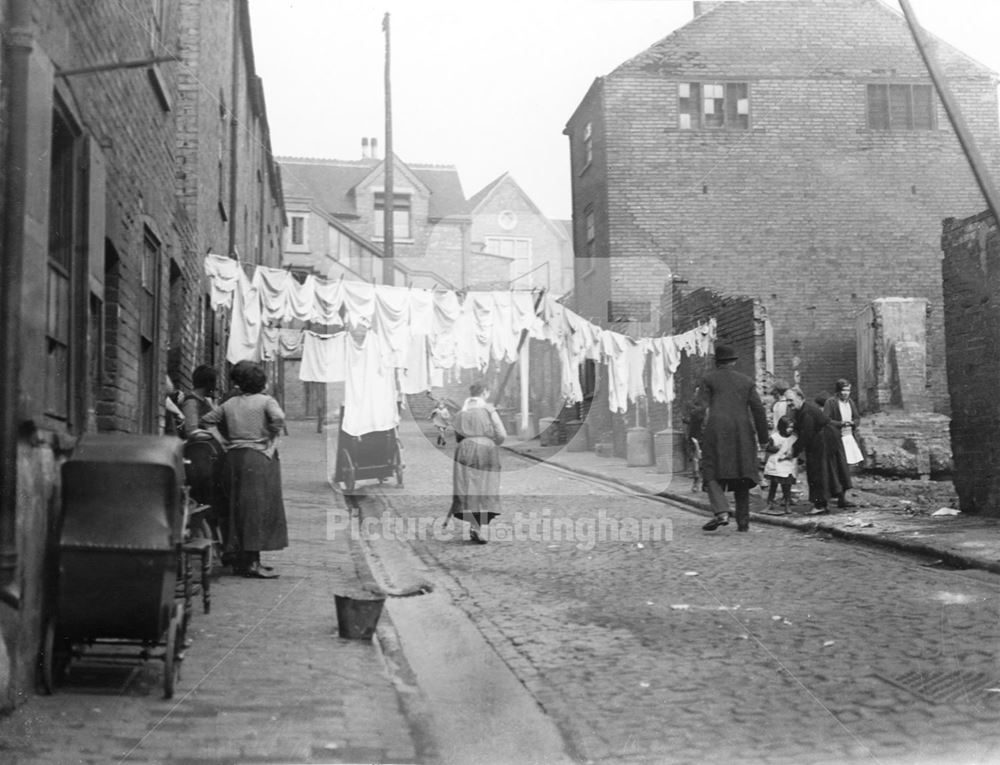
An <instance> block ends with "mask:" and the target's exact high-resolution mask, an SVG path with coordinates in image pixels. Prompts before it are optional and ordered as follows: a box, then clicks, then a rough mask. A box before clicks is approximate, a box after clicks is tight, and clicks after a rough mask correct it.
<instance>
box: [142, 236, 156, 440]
mask: <svg viewBox="0 0 1000 765" xmlns="http://www.w3.org/2000/svg"><path fill="white" fill-rule="evenodd" d="M160 250H161V246H160V240H159V238H158V237H157V236H156V234H154V233H153V231H152V229H150V228H149V226H144V227H143V237H142V255H141V257H142V261H141V280H142V285H141V286H142V289H141V290H140V291H139V428H140V430H141V432H143V433H155V432H156V428H157V424H158V420H157V418H158V416H159V413H160V412H159V407H158V401H159V394H160V385H159V382H160V380H159V377H158V375H157V369H158V366H159V354H158V352H157V347H158V343H157V329H158V326H157V325H158V319H159V307H160Z"/></svg>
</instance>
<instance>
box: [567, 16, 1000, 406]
mask: <svg viewBox="0 0 1000 765" xmlns="http://www.w3.org/2000/svg"><path fill="white" fill-rule="evenodd" d="M694 6H695V12H696V14H697V15H696V16H695V18H694V19H693V20H692V21H691V22H689V23H688V24H687V25H685V26H683V27H681V28H680V29H678V30H676V31H675V32H674V33H673V34H671V35H669V36H668V37H666V38H664V39H663V40H661V41H660V42H658V43H656V44H655V45H653V46H652V47H650V48H648V49H647V50H645V51H642V52H640V53H638V54H637V55H636V56H635V57H633V58H632V59H630V60H628V61H626V62H625V63H623V64H622V65H621V66H619V67H618V68H616V69H615V70H614V71H612V72H611V73H609V74H607V75H606V76H603V77H598V78H597V79H596V80H595V81H594V83H593V84H592V86H591V87H590V89H589V91H588V92H587V94H586V95H585V96H584V98H583V100H582V102H581V103H580V105H579V106H578V107H577V109H576V111H575V112H574V114H573V115H572V116H571V118H570V119H569V121H568V123H567V126H566V129H565V133H566V135H567V136H568V137H569V140H570V157H571V163H572V182H573V220H574V241H575V245H574V246H575V255H576V259H575V264H576V269H575V288H574V296H573V299H574V306H575V308H576V310H577V312H578V313H580V314H581V315H583V316H586V317H587V318H590V319H591V320H597V321H600V322H601V323H602V324H603V325H604V326H613V327H615V328H616V329H617V330H618V331H624V332H626V333H629V334H644V333H649V332H650V330H653V331H655V330H656V329H657V321H658V319H660V318H661V317H658V316H657V312H658V311H657V307H658V305H659V302H658V300H659V295H660V294H661V292H662V291H663V289H664V283H665V281H666V280H667V279H669V278H671V277H673V278H675V279H680V280H683V281H685V282H686V283H687V284H688V285H689V287H690V289H695V288H698V287H707V288H709V289H712V290H715V291H717V292H720V293H724V294H732V295H748V296H752V297H754V298H756V299H758V300H759V301H760V302H761V303H762V304H763V305H764V306H765V307H766V310H767V315H768V317H769V319H770V321H771V323H772V325H773V333H774V344H773V348H774V358H773V364H774V367H773V370H772V371H773V372H774V373H775V374H777V375H778V376H781V377H788V378H792V379H794V378H795V377H796V376H799V378H800V379H801V381H802V384H803V385H804V386H805V388H806V391H807V392H813V393H816V392H819V391H820V390H822V389H824V388H829V387H830V385H831V384H832V383H833V381H834V380H835V379H837V378H838V377H842V376H847V377H852V376H853V373H854V372H855V370H856V369H857V363H856V339H855V336H856V333H855V316H856V315H857V314H858V313H859V312H860V311H861V310H862V309H863V308H864V307H865V306H867V305H868V304H870V303H871V301H873V300H875V299H878V298H882V297H904V298H925V299H926V300H927V305H928V316H927V369H928V377H927V393H928V398H929V400H930V401H931V402H932V404H933V406H934V408H935V409H938V410H946V409H947V406H948V399H947V387H946V383H945V376H944V325H943V312H942V294H941V279H940V272H939V258H940V252H939V226H940V221H941V219H943V218H945V217H949V216H959V215H967V214H971V213H972V212H974V211H976V210H979V209H981V208H982V206H983V201H982V198H981V195H980V194H979V191H978V188H977V186H976V184H975V181H974V179H973V177H972V174H971V172H970V171H969V168H968V165H967V163H966V160H965V157H964V156H963V154H962V151H961V149H960V146H959V143H958V140H957V138H956V137H955V135H954V132H953V131H952V129H951V127H950V124H949V122H948V120H947V117H946V115H945V114H944V111H943V109H942V107H941V105H940V104H939V103H938V100H937V98H936V95H935V93H934V89H933V86H932V84H931V82H930V79H929V77H928V75H927V73H926V70H925V67H924V65H923V63H922V61H921V60H920V58H919V55H918V53H917V51H916V48H915V45H914V43H913V41H912V38H911V36H910V33H909V30H908V28H907V26H906V24H905V21H904V20H903V18H902V16H901V15H900V14H899V13H897V12H896V11H894V10H891V9H890V8H889V7H887V6H886V5H884V4H883V3H882V2H880V1H879V0H825V1H824V2H812V1H811V0H809V1H804V0H782V1H780V2H779V1H771V0H761V1H759V2H747V3H743V2H715V3H694ZM935 49H936V55H937V56H938V58H939V60H940V61H941V63H942V66H943V68H944V71H945V72H946V74H947V76H948V79H949V83H950V85H951V87H952V88H953V90H954V93H955V96H956V98H957V100H958V102H959V104H960V105H961V108H962V109H963V112H964V115H965V118H966V120H967V122H968V123H969V125H970V128H971V130H972V132H973V134H974V135H975V137H976V140H977V143H978V145H979V147H980V149H981V150H982V152H983V154H984V155H985V156H986V157H987V159H988V161H989V162H990V164H991V166H994V167H995V166H997V165H998V160H1000V140H998V133H1000V131H998V120H997V97H996V85H997V79H996V75H995V74H994V73H993V72H991V71H989V70H988V69H986V68H984V67H983V66H982V65H980V64H978V63H977V62H976V61H974V60H972V59H970V58H969V57H968V56H966V55H964V54H962V53H961V52H960V51H957V50H955V49H954V48H952V47H949V46H948V45H946V44H944V43H942V42H938V44H937V45H936V46H935Z"/></svg>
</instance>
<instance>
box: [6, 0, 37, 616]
mask: <svg viewBox="0 0 1000 765" xmlns="http://www.w3.org/2000/svg"><path fill="white" fill-rule="evenodd" d="M7 13H8V16H7V23H6V27H7V30H6V32H5V33H4V37H3V71H4V78H5V79H6V80H7V82H8V86H7V124H8V126H9V127H8V131H7V146H6V150H5V152H4V165H3V166H4V212H3V217H2V219H0V225H2V226H3V239H2V241H3V252H4V257H3V258H0V337H2V338H3V357H2V358H3V368H4V369H5V370H6V371H7V373H6V374H3V375H0V602H3V603H6V604H7V605H9V606H11V607H13V608H17V607H18V606H19V605H20V601H21V593H20V587H19V585H18V577H17V569H18V566H17V444H18V427H17V407H18V375H17V374H16V370H17V369H18V368H19V366H20V357H21V281H22V277H23V253H24V215H25V203H24V198H25V187H26V186H27V174H28V156H27V145H28V141H27V135H28V64H29V59H30V57H31V51H32V48H33V46H34V35H33V33H32V30H31V10H30V1H29V0H9V2H8V3H7Z"/></svg>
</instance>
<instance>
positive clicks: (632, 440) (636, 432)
mask: <svg viewBox="0 0 1000 765" xmlns="http://www.w3.org/2000/svg"><path fill="white" fill-rule="evenodd" d="M625 444H626V462H627V464H628V466H629V467H646V466H647V465H652V464H653V438H652V436H651V435H650V433H649V428H629V429H628V431H626V433H625Z"/></svg>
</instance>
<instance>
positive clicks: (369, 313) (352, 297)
mask: <svg viewBox="0 0 1000 765" xmlns="http://www.w3.org/2000/svg"><path fill="white" fill-rule="evenodd" d="M340 285H341V289H342V291H343V295H344V308H345V309H346V310H347V321H348V322H349V323H350V325H351V326H352V327H365V328H367V327H370V326H371V325H372V317H373V316H374V315H375V285H373V284H369V283H368V282H353V281H347V280H345V281H342V282H340Z"/></svg>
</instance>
